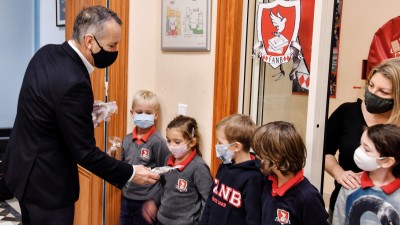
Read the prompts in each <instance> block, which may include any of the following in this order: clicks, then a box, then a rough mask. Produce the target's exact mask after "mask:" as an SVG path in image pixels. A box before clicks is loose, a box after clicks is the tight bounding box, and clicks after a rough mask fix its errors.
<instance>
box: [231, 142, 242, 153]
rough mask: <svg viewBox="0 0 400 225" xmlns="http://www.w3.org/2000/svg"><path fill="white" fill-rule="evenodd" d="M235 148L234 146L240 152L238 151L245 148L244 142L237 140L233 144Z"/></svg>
mask: <svg viewBox="0 0 400 225" xmlns="http://www.w3.org/2000/svg"><path fill="white" fill-rule="evenodd" d="M233 148H234V150H235V152H238V151H241V150H243V145H242V143H240V142H238V141H236V142H235V143H234V144H233Z"/></svg>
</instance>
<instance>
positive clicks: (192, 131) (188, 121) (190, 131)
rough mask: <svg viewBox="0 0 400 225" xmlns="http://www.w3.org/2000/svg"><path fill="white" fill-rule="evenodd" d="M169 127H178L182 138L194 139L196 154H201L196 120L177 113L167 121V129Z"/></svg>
mask: <svg viewBox="0 0 400 225" xmlns="http://www.w3.org/2000/svg"><path fill="white" fill-rule="evenodd" d="M171 128H179V129H180V130H181V131H182V134H183V138H185V139H187V140H192V139H193V138H195V139H196V145H195V146H194V148H195V149H196V150H197V154H198V155H199V156H201V151H200V144H199V143H200V134H199V129H198V127H197V122H196V120H195V119H193V118H191V117H188V116H182V115H179V116H177V117H175V118H174V119H173V120H172V121H171V122H169V124H168V126H167V129H171Z"/></svg>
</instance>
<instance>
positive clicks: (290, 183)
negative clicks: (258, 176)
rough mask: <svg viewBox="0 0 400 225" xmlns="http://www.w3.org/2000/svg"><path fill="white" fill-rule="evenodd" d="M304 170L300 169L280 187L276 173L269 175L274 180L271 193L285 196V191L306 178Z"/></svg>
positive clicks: (269, 178)
mask: <svg viewBox="0 0 400 225" xmlns="http://www.w3.org/2000/svg"><path fill="white" fill-rule="evenodd" d="M303 174H304V172H303V170H300V171H299V172H297V173H296V175H294V177H293V178H291V179H290V180H288V181H287V182H286V183H284V184H283V185H282V186H280V187H278V178H277V177H276V175H270V176H269V177H268V180H270V181H272V190H271V195H272V196H277V195H278V196H283V195H285V193H286V192H287V191H288V190H289V189H290V188H292V187H294V186H296V185H297V184H298V183H300V182H301V181H302V180H303V179H304V175H303Z"/></svg>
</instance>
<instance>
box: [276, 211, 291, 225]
mask: <svg viewBox="0 0 400 225" xmlns="http://www.w3.org/2000/svg"><path fill="white" fill-rule="evenodd" d="M276 214H277V217H276V219H275V221H278V222H279V223H281V224H290V220H289V216H290V214H289V212H288V211H286V210H283V209H278V210H277V212H276Z"/></svg>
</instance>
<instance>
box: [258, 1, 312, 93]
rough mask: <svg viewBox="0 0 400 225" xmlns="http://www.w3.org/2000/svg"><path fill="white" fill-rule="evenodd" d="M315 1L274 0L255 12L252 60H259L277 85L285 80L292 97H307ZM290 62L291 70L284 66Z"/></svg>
mask: <svg viewBox="0 0 400 225" xmlns="http://www.w3.org/2000/svg"><path fill="white" fill-rule="evenodd" d="M313 20H314V0H276V1H273V2H268V3H260V4H259V6H258V12H257V39H258V42H257V43H256V44H255V45H254V48H253V49H254V54H253V56H258V57H259V58H260V59H261V60H262V61H264V62H265V63H267V64H269V65H270V66H271V67H272V68H273V69H275V70H276V71H277V72H276V74H275V75H273V77H274V78H275V81H279V80H280V79H283V78H284V77H288V78H289V79H290V80H291V81H292V93H300V94H308V89H309V84H310V71H309V66H310V61H311V42H312V30H313ZM288 62H291V63H292V64H293V66H292V67H291V69H290V70H289V71H288V70H285V69H284V67H283V65H284V64H285V63H288Z"/></svg>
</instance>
